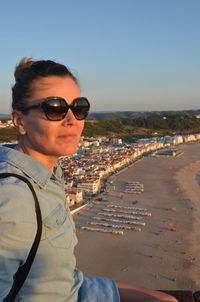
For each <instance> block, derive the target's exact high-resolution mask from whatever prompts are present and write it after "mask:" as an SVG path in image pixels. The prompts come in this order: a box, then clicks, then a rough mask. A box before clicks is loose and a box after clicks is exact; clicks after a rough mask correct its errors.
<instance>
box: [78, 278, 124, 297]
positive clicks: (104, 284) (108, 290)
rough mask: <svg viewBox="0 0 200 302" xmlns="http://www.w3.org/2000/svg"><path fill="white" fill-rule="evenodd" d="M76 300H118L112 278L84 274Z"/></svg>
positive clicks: (117, 293)
mask: <svg viewBox="0 0 200 302" xmlns="http://www.w3.org/2000/svg"><path fill="white" fill-rule="evenodd" d="M78 302H120V297H119V292H118V289H117V286H116V283H115V281H114V280H112V279H109V278H104V277H97V276H84V280H83V283H82V285H81V287H80V289H79V292H78Z"/></svg>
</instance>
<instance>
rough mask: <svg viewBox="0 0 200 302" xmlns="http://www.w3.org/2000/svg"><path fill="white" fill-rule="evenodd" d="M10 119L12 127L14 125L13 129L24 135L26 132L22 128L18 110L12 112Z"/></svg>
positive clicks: (21, 116)
mask: <svg viewBox="0 0 200 302" xmlns="http://www.w3.org/2000/svg"><path fill="white" fill-rule="evenodd" d="M11 118H12V122H13V125H14V127H15V129H16V130H17V132H18V133H19V134H21V135H25V134H26V130H25V128H24V122H23V114H22V112H20V111H18V110H15V111H13V112H12V114H11Z"/></svg>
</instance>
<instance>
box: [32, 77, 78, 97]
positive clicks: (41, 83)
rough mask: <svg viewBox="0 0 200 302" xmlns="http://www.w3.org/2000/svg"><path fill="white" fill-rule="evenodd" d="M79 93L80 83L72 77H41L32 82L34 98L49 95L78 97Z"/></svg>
mask: <svg viewBox="0 0 200 302" xmlns="http://www.w3.org/2000/svg"><path fill="white" fill-rule="evenodd" d="M79 94H80V89H79V87H78V85H77V84H76V83H75V82H74V80H73V79H71V78H70V77H59V76H48V77H41V78H38V79H36V80H34V81H33V83H32V98H43V97H48V96H62V97H71V96H72V97H76V96H77V95H79Z"/></svg>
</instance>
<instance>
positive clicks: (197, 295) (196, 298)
mask: <svg viewBox="0 0 200 302" xmlns="http://www.w3.org/2000/svg"><path fill="white" fill-rule="evenodd" d="M162 292H165V293H166V294H169V295H171V296H174V297H175V298H176V299H177V300H178V301H179V302H200V291H196V292H192V291H190V290H162Z"/></svg>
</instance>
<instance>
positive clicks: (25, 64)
mask: <svg viewBox="0 0 200 302" xmlns="http://www.w3.org/2000/svg"><path fill="white" fill-rule="evenodd" d="M33 63H34V61H33V59H32V58H22V59H21V60H20V62H19V63H18V65H17V66H16V68H15V72H14V76H15V80H16V81H17V80H18V79H19V78H20V77H21V75H22V73H23V72H24V71H25V70H26V69H27V68H29V67H30V66H31V65H32V64H33Z"/></svg>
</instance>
